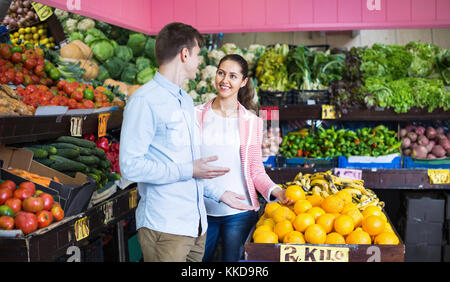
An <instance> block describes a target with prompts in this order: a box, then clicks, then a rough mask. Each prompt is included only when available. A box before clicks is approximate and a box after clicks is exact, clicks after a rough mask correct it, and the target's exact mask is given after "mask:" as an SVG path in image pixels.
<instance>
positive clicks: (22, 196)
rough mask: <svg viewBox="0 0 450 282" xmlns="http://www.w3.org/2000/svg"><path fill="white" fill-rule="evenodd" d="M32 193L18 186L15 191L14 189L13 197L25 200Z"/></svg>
mask: <svg viewBox="0 0 450 282" xmlns="http://www.w3.org/2000/svg"><path fill="white" fill-rule="evenodd" d="M33 194H34V193H32V192H31V191H30V190H28V189H25V188H19V189H17V190H16V191H14V198H17V199H19V200H21V201H23V200H25V199H26V198H28V197H31V196H33Z"/></svg>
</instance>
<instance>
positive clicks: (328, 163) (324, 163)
mask: <svg viewBox="0 0 450 282" xmlns="http://www.w3.org/2000/svg"><path fill="white" fill-rule="evenodd" d="M304 165H313V166H314V167H317V168H334V167H337V165H338V158H336V157H335V158H288V159H286V167H297V166H304Z"/></svg>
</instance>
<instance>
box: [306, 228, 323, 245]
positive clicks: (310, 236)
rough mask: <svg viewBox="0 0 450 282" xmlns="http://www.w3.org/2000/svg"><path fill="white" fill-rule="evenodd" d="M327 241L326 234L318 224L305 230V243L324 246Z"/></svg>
mask: <svg viewBox="0 0 450 282" xmlns="http://www.w3.org/2000/svg"><path fill="white" fill-rule="evenodd" d="M326 239H327V233H326V232H325V230H324V229H323V227H322V226H320V225H319V224H313V225H311V226H308V228H306V230H305V241H306V242H308V243H310V244H324V243H325V241H326Z"/></svg>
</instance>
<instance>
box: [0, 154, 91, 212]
mask: <svg viewBox="0 0 450 282" xmlns="http://www.w3.org/2000/svg"><path fill="white" fill-rule="evenodd" d="M0 160H3V169H5V170H6V169H8V167H12V168H20V169H24V170H27V171H29V172H32V173H36V174H39V175H42V176H46V177H50V178H53V177H54V176H56V177H57V178H58V179H59V180H60V181H61V183H59V182H55V181H51V182H50V185H49V186H50V188H52V189H54V190H57V191H58V192H59V197H60V202H61V206H62V208H63V210H64V214H65V216H66V217H68V216H72V215H75V214H78V213H80V212H82V211H84V210H86V208H87V206H88V204H89V201H90V199H91V196H92V193H93V192H94V188H95V182H94V181H92V180H90V179H89V178H88V177H87V176H86V175H85V174H83V173H80V172H77V174H76V175H75V178H72V177H70V176H68V175H66V174H64V173H61V172H59V171H57V170H54V169H52V168H49V167H47V166H45V165H43V164H41V163H38V162H36V161H34V160H33V152H32V151H30V150H27V149H24V148H13V147H5V146H1V147H0Z"/></svg>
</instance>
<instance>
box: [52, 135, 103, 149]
mask: <svg viewBox="0 0 450 282" xmlns="http://www.w3.org/2000/svg"><path fill="white" fill-rule="evenodd" d="M56 141H58V142H64V143H70V144H74V145H77V146H80V147H85V148H89V149H93V148H95V147H97V145H96V144H95V142H92V141H89V140H85V139H81V138H77V137H73V136H60V137H58V138H57V139H56Z"/></svg>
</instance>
